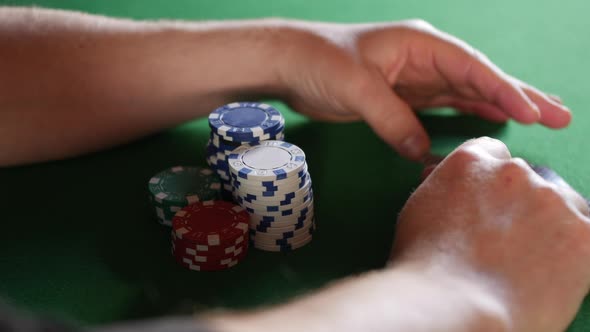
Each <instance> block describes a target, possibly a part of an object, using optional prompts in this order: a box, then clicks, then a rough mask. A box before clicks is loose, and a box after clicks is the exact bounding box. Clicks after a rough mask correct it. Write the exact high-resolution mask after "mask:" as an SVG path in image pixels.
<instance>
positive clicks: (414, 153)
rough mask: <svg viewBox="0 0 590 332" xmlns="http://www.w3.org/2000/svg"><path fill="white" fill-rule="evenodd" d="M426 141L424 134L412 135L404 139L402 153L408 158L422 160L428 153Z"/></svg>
mask: <svg viewBox="0 0 590 332" xmlns="http://www.w3.org/2000/svg"><path fill="white" fill-rule="evenodd" d="M426 142H427V139H426V138H425V137H424V135H421V134H416V135H412V136H410V137H408V138H406V139H405V140H403V141H402V144H401V146H400V148H401V151H400V153H401V154H402V155H403V156H404V157H406V158H408V159H411V160H421V159H422V157H424V154H425V153H426V151H425V150H426Z"/></svg>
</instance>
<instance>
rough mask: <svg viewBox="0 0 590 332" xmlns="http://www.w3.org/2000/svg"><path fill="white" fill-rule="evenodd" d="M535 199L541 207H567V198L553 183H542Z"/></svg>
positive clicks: (536, 191) (537, 189)
mask: <svg viewBox="0 0 590 332" xmlns="http://www.w3.org/2000/svg"><path fill="white" fill-rule="evenodd" d="M535 199H536V201H537V203H538V204H539V206H540V207H543V208H546V209H550V208H565V206H566V204H565V199H564V197H563V195H562V194H561V192H560V191H559V190H558V189H557V188H556V187H555V186H553V185H551V184H547V185H540V186H538V187H537V188H536V190H535Z"/></svg>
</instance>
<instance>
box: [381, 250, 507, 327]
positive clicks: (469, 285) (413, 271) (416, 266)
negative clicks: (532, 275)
mask: <svg viewBox="0 0 590 332" xmlns="http://www.w3.org/2000/svg"><path fill="white" fill-rule="evenodd" d="M390 269H391V270H390V273H392V275H393V276H394V278H395V280H397V282H398V283H399V284H400V285H402V286H403V284H404V283H408V284H409V285H413V288H414V290H417V292H418V294H416V295H415V296H416V298H420V297H423V298H430V299H432V300H431V302H430V303H428V304H427V305H426V307H427V308H430V309H429V311H430V312H434V313H436V312H439V313H440V315H441V316H445V317H444V319H443V320H444V321H445V322H446V323H447V324H448V328H449V329H451V330H453V331H465V332H467V331H481V332H487V331H494V332H496V331H500V332H502V331H511V321H512V320H511V317H510V308H509V303H508V301H507V300H506V298H505V297H504V295H503V290H502V287H501V286H500V285H499V284H498V283H496V282H495V281H493V280H491V279H490V278H488V277H486V276H483V275H480V274H476V273H473V272H472V271H470V270H469V269H467V268H466V267H465V266H462V265H461V264H457V263H455V262H453V263H450V262H447V261H446V259H444V258H443V259H439V260H438V259H437V262H436V263H435V264H432V263H429V264H423V263H422V262H419V263H416V262H404V263H402V264H396V265H395V266H392V267H391V268H390ZM406 293H407V291H406ZM420 294H422V295H420Z"/></svg>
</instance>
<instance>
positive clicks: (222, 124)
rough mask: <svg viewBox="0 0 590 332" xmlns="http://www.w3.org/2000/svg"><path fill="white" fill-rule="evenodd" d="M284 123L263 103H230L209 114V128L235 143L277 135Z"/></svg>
mask: <svg viewBox="0 0 590 332" xmlns="http://www.w3.org/2000/svg"><path fill="white" fill-rule="evenodd" d="M284 123H285V119H284V117H283V115H282V114H281V113H280V112H279V111H277V110H276V109H275V108H273V107H272V106H270V105H268V104H264V103H255V102H239V103H231V104H227V105H225V106H222V107H220V108H218V109H216V110H214V111H213V112H211V114H209V126H210V127H211V129H212V130H213V131H214V132H215V133H216V134H218V135H219V136H222V137H224V136H225V137H228V138H232V139H235V140H237V141H252V140H255V139H256V138H259V137H263V136H264V135H277V134H278V133H279V129H280V128H281V127H283V126H284Z"/></svg>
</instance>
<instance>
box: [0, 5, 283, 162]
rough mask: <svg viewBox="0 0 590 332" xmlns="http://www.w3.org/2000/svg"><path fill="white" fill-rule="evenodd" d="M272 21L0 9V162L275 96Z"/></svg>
mask: <svg viewBox="0 0 590 332" xmlns="http://www.w3.org/2000/svg"><path fill="white" fill-rule="evenodd" d="M282 33H286V32H285V31H282V30H281V24H280V22H279V21H276V22H272V21H261V22H257V21H245V22H232V23H223V24H221V23H214V22H209V23H202V24H199V23H186V22H183V23H180V22H137V21H129V20H117V19H110V18H104V17H96V16H90V15H84V14H79V13H70V12H60V11H50V10H41V9H22V8H20V9H19V8H16V9H10V8H4V9H0V50H2V51H1V54H2V55H1V56H0V72H1V73H2V76H1V77H0V151H1V153H0V165H10V164H16V163H26V162H33V161H38V160H47V159H55V158H62V157H66V156H70V155H75V154H79V153H84V152H88V151H92V150H96V149H100V148H103V147H107V146H110V145H113V144H117V143H121V142H125V141H128V140H131V139H134V138H136V137H140V136H142V135H146V134H149V133H152V132H154V131H156V130H159V129H163V128H168V127H171V126H174V125H176V124H178V123H181V122H183V121H186V120H189V119H192V118H195V117H199V116H202V115H205V114H207V113H208V112H210V111H211V110H212V109H214V108H215V107H217V106H219V105H221V104H224V103H226V102H228V101H232V100H236V99H247V98H253V97H260V96H261V95H265V96H268V95H279V94H280V93H281V91H280V89H281V87H280V83H279V77H278V76H279V73H278V70H277V66H279V62H280V61H281V59H283V58H284V52H285V51H286V47H283V46H285V45H281V41H282V40H284V38H280V37H281V34H282Z"/></svg>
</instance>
